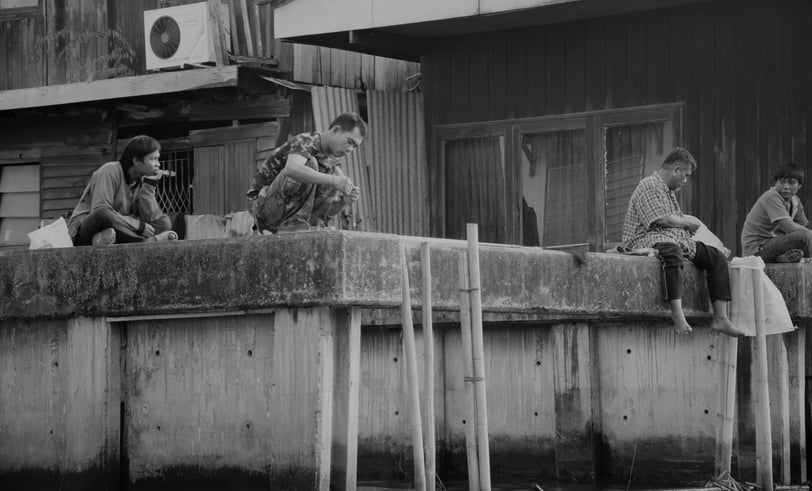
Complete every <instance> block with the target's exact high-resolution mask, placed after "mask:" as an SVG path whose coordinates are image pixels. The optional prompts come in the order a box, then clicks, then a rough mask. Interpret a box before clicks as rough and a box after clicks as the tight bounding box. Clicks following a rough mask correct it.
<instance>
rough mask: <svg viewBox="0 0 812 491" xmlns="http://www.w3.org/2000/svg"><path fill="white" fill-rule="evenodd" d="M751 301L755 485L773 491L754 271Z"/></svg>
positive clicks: (759, 296) (760, 294)
mask: <svg viewBox="0 0 812 491" xmlns="http://www.w3.org/2000/svg"><path fill="white" fill-rule="evenodd" d="M752 271H753V273H752V274H753V297H754V298H753V300H754V305H755V315H756V339H755V345H756V393H755V396H756V484H758V485H759V486H761V489H763V490H764V491H773V452H772V429H771V427H770V391H769V387H768V381H769V379H768V374H767V335H766V333H765V329H766V326H765V325H764V324H765V321H764V289H763V286H762V283H761V275H762V272H761V270H760V269H753V270H752Z"/></svg>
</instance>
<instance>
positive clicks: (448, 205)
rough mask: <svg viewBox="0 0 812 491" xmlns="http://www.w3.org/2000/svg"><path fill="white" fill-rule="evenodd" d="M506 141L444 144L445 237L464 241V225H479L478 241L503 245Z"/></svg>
mask: <svg viewBox="0 0 812 491" xmlns="http://www.w3.org/2000/svg"><path fill="white" fill-rule="evenodd" d="M504 154H505V152H504V139H503V138H502V137H501V136H486V137H478V138H465V139H459V140H449V141H447V142H446V143H445V187H446V189H445V210H446V216H445V223H446V237H448V238H451V239H463V238H465V224H466V223H478V224H479V239H480V240H481V241H483V242H496V243H504V242H505V238H506V219H505V157H504Z"/></svg>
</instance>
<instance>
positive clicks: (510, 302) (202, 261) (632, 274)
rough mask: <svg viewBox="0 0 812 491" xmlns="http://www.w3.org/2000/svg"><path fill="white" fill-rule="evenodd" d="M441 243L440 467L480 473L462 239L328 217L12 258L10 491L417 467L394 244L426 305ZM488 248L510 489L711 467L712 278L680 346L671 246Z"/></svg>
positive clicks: (6, 403)
mask: <svg viewBox="0 0 812 491" xmlns="http://www.w3.org/2000/svg"><path fill="white" fill-rule="evenodd" d="M423 240H430V242H431V244H432V257H431V261H432V266H433V271H432V273H433V274H432V277H433V285H432V290H433V291H432V299H433V304H434V307H435V309H436V312H435V315H434V317H435V334H434V336H435V345H436V348H435V350H436V353H437V355H436V356H437V368H436V374H435V377H436V378H435V388H436V394H435V401H436V408H435V409H436V411H435V412H436V415H437V418H438V420H437V422H436V428H437V438H438V442H437V447H438V450H439V455H438V459H437V467H438V475H439V476H440V477H441V478H442V477H447V478H451V477H459V476H461V475H463V474H464V473H465V449H464V433H465V432H464V428H465V425H466V424H470V422H467V421H464V416H463V415H464V411H463V409H462V392H463V384H462V383H463V376H462V353H461V346H460V334H459V325H458V324H457V321H458V316H457V312H456V310H457V309H458V305H457V299H458V284H457V255H458V254H459V253H460V251H462V250H463V249H464V248H465V243H464V242H461V241H451V240H440V239H418V238H409V237H398V236H391V235H382V234H368V233H352V232H339V231H316V232H303V233H295V234H284V235H278V236H273V237H256V238H251V239H233V240H216V241H214V240H213V241H193V242H179V243H162V244H152V245H146V244H138V245H128V246H115V247H109V248H91V247H81V248H74V249H61V250H42V251H9V252H3V253H0V488H2V489H22V488H26V489H31V488H32V486H39V485H41V486H49V487H54V488H58V487H62V488H63V489H109V488H125V487H126V488H132V489H152V488H156V487H159V488H160V487H165V488H167V489H169V488H172V489H177V488H179V487H189V488H192V487H196V488H197V487H212V486H231V487H240V488H246V489H328V488H329V487H330V485H332V486H333V488H336V489H344V488H345V486H346V483H347V482H348V481H352V480H353V479H352V476H354V475H357V476H360V477H362V478H382V479H398V478H403V479H407V477H406V476H405V475H404V474H405V473H409V472H410V469H411V462H410V458H411V449H410V441H409V433H408V431H407V428H406V424H407V422H406V416H407V415H406V408H405V404H406V389H405V373H406V370H405V366H404V362H403V361H404V360H403V355H402V349H403V348H402V344H401V331H400V328H399V325H398V324H399V322H400V321H399V319H400V316H399V313H398V311H397V309H398V308H399V306H400V298H401V291H400V265H399V258H398V246H399V243H400V241H405V242H406V245H407V254H408V256H409V257H408V261H409V269H410V279H411V281H410V284H411V285H412V292H411V293H412V303H413V305H414V306H415V307H416V308H419V306H420V305H421V299H422V298H423V292H421V291H420V284H421V282H420V277H421V271H420V263H419V254H420V252H419V245H420V242H421V241H423ZM480 254H481V268H482V283H483V286H482V298H483V311H484V317H485V321H486V325H485V359H486V374H487V379H488V412H489V415H488V417H489V427H490V442H491V444H490V447H491V463H492V474H493V475H494V481H495V482H498V479H499V476H511V479H512V480H514V481H515V480H516V479H521V478H523V477H526V478H527V479H528V482H531V483H532V482H537V481H539V480H541V479H543V478H559V479H564V480H576V481H594V480H602V481H610V482H612V481H613V482H623V483H626V482H627V481H628V480H629V478H630V476H631V479H632V482H633V483H638V484H641V483H648V484H651V485H655V484H656V485H662V484H671V485H688V484H704V483H705V481H707V479H708V478H710V477H712V472H713V457H714V445H715V425H716V408H717V397H718V390H717V385H718V381H719V364H718V350H719V348H718V343H717V338H716V337H714V336H712V335H711V334H710V330H709V329H708V327H707V326H708V324H709V320H710V314H709V302H708V300H707V290H706V287H705V285H704V280H702V279H701V278H700V276H699V275H698V274H697V272H696V271H695V270H694V269H693V268H691V267H687V268H686V273H687V274H686V288H685V290H686V297H685V300H684V302H685V308H686V312H687V313H688V316H689V319H690V320H691V321H692V323H693V324H694V326H695V329H694V332H693V334H691V335H689V336H677V335H676V334H674V333H673V331H672V329H671V328H670V322H669V317H668V310H667V307H666V305H665V304H664V303H663V301H662V297H661V294H660V277H659V275H660V272H659V265H658V261H657V260H655V259H650V258H635V257H621V256H617V255H607V254H591V255H590V256H589V258H588V261H587V263H586V265H584V266H581V267H579V266H576V265H575V264H574V262H573V260H572V258H571V257H570V256H569V255H568V254H566V253H561V252H554V251H543V250H539V249H531V248H522V247H514V246H501V245H489V244H483V245H482V246H481V252H480ZM768 274H769V275H770V276H771V277H772V278H773V280H774V281H775V283H776V284H777V285H778V286H779V288H780V289H781V290H782V292H783V293H784V295H785V298H786V299H787V301H788V305H789V307H790V311H791V313H792V315H793V316H794V318H795V320H796V322H797V323H798V324H799V326H801V329H799V330H798V331H796V332H794V333H791V334H786V335H779V336H773V337H772V338H773V339H771V340H770V342H771V349H770V356H771V363H770V370H771V374H772V375H771V377H774V380H775V382H774V383H771V394H770V395H771V402H772V407H773V411H772V413H773V414H772V417H773V420H774V422H773V429H774V432H775V437H774V441H775V444H774V461H775V465H776V469H777V470H776V472H775V475H776V479H779V482H782V483H786V484H789V483H790V482H792V483H800V482H804V481H805V480H806V479H807V471H806V441H805V434H806V430H805V418H806V417H807V415H806V409H805V408H807V407H808V403H807V396H806V393H805V380H806V371H807V367H806V364H805V353H806V347H807V343H808V342H807V340H806V326H807V325H809V322H810V319H811V318H812V266H810V265H806V264H804V265H775V266H770V267H769V268H768ZM419 318H420V317H419V316H415V319H419ZM416 330H417V344H418V346H417V348H418V354H419V353H421V350H422V342H423V340H422V331H421V330H420V326H419V325H418V326H416ZM750 359H751V357H750V344H749V343H748V342H746V341H745V342H742V343H740V348H739V377H738V379H739V381H738V388H737V389H738V399H737V404H738V416H737V437H736V441H737V443H736V445H735V446H734V476H737V477H740V478H741V479H746V480H752V479H753V476H754V474H755V436H754V426H753V425H754V417H753V416H752V404H751V399H752V390H750V377H749V372H750V370H749V363H750ZM421 372H422V371H421ZM421 376H422V373H421ZM424 385H425V384H424V383H423V381H422V380H421V387H423V386H424ZM356 409H357V418H355V417H353V415H354V414H356ZM356 448H357V455H356V451H355V449H356ZM348 476H350V478H349V479H348Z"/></svg>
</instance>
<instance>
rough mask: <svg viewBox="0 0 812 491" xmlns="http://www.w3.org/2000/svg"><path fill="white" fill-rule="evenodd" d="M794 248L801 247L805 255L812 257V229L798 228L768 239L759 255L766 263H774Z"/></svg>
mask: <svg viewBox="0 0 812 491" xmlns="http://www.w3.org/2000/svg"><path fill="white" fill-rule="evenodd" d="M792 249H799V250H800V251H801V252H802V253H803V257H812V230H796V231H794V232H790V233H788V234H785V235H779V236H778V237H773V238H772V239H767V241H766V242H764V244H763V245H762V246H761V250H760V251H759V252H758V255H759V256H760V257H761V258H762V259H763V260H764V262H765V263H773V262H777V261H776V259H778V258H779V257H780V256H782V255H783V254H785V253H787V252H788V251H791V250H792ZM795 262H797V261H795Z"/></svg>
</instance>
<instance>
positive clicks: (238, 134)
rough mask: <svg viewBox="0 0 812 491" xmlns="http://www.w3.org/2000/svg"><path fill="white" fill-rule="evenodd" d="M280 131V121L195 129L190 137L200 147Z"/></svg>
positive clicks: (270, 134) (193, 143)
mask: <svg viewBox="0 0 812 491" xmlns="http://www.w3.org/2000/svg"><path fill="white" fill-rule="evenodd" d="M278 133H279V123H276V122H271V123H258V124H244V125H240V126H228V127H224V128H211V129H206V130H195V131H190V132H189V138H190V139H191V143H192V146H193V147H198V146H201V145H206V146H208V145H219V144H222V143H226V142H230V141H234V140H248V139H252V138H261V137H263V136H272V135H276V134H278Z"/></svg>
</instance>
